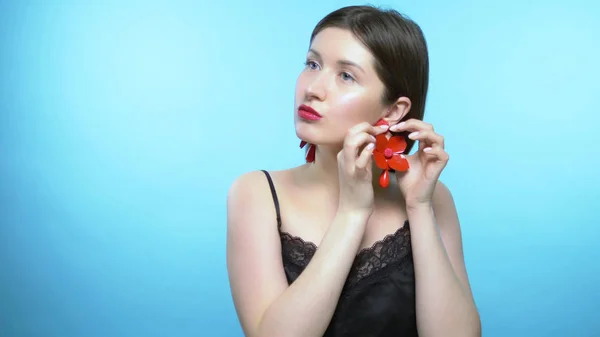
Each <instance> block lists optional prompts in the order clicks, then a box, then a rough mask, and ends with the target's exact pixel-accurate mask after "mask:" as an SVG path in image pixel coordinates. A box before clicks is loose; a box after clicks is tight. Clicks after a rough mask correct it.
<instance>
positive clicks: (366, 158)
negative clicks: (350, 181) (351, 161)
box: [355, 143, 375, 170]
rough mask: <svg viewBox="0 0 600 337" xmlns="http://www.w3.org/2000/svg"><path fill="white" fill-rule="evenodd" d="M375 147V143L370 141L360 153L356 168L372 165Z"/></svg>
mask: <svg viewBox="0 0 600 337" xmlns="http://www.w3.org/2000/svg"><path fill="white" fill-rule="evenodd" d="M374 149H375V143H369V144H368V145H367V146H365V148H364V149H363V150H362V152H361V153H360V156H358V159H356V164H355V165H356V168H357V169H359V170H364V169H368V168H369V167H370V166H371V161H372V158H373V150H374Z"/></svg>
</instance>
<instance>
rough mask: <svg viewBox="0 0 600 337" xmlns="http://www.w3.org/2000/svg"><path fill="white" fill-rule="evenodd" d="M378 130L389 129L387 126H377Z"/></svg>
mask: <svg viewBox="0 0 600 337" xmlns="http://www.w3.org/2000/svg"><path fill="white" fill-rule="evenodd" d="M378 128H380V129H381V130H387V128H389V126H387V125H379V126H378Z"/></svg>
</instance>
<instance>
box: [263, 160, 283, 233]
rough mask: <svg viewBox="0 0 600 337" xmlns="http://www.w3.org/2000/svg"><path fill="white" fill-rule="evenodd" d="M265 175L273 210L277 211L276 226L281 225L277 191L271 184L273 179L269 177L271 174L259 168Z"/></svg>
mask: <svg viewBox="0 0 600 337" xmlns="http://www.w3.org/2000/svg"><path fill="white" fill-rule="evenodd" d="M261 171H263V173H264V174H265V175H266V176H267V180H268V181H269V187H270V188H271V195H272V196H273V203H275V212H276V213H277V228H280V227H281V214H280V212H279V199H278V198H277V192H276V191H275V185H274V184H273V179H271V175H270V174H269V172H267V171H265V170H261Z"/></svg>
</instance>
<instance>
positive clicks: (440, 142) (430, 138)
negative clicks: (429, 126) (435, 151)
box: [408, 130, 444, 149]
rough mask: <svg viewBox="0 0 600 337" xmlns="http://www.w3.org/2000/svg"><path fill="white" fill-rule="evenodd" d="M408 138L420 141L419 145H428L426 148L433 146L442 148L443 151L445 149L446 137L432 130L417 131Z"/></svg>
mask: <svg viewBox="0 0 600 337" xmlns="http://www.w3.org/2000/svg"><path fill="white" fill-rule="evenodd" d="M408 138H410V139H412V140H418V141H419V143H423V144H424V145H426V146H425V147H427V146H431V147H440V148H442V149H443V148H444V137H442V136H441V135H439V134H437V133H435V132H433V131H431V130H423V131H415V132H413V133H411V134H409V135H408Z"/></svg>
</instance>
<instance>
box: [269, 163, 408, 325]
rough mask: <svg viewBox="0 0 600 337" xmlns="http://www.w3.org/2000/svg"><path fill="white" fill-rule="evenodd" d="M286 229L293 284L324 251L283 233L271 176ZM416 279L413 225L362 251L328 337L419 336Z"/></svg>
mask: <svg viewBox="0 0 600 337" xmlns="http://www.w3.org/2000/svg"><path fill="white" fill-rule="evenodd" d="M263 172H265V174H266V175H267V179H268V180H269V185H270V187H271V193H272V194H273V200H274V202H275V207H276V211H277V222H278V225H279V227H280V229H279V233H280V237H281V248H282V252H281V254H282V257H283V267H284V269H285V274H286V277H287V280H288V283H289V284H291V283H292V282H294V280H296V278H297V277H298V276H299V275H300V274H301V273H302V271H303V270H304V268H305V267H306V266H307V265H308V263H309V262H310V260H311V258H312V257H313V255H314V254H315V252H316V251H317V249H318V247H317V246H316V245H315V244H314V243H312V242H307V241H304V240H302V239H301V238H299V237H296V236H293V235H291V234H289V233H287V232H284V231H282V230H281V217H280V215H279V201H278V199H277V194H276V192H275V187H274V185H273V181H272V179H271V177H270V176H269V174H268V173H267V172H266V171H263ZM415 309H416V308H415V276H414V266H413V260H412V253H411V245H410V227H409V223H408V220H407V221H406V222H405V223H404V226H402V227H401V228H399V229H398V230H397V231H396V232H395V233H394V234H390V235H388V236H386V237H385V238H383V239H382V240H379V241H377V242H375V243H374V244H373V245H372V246H371V247H369V248H365V249H362V250H361V251H360V252H359V253H358V254H357V255H356V258H355V260H354V263H353V265H352V267H351V269H350V273H349V275H348V278H347V279H346V282H345V285H344V288H343V290H342V293H341V296H340V299H339V301H338V304H337V307H336V309H335V312H334V314H333V317H332V319H331V322H330V324H329V326H328V328H327V330H326V331H325V334H324V337H338V336H344V337H351V336H357V337H358V336H360V337H387V336H390V337H391V336H394V337H411V336H418V333H417V324H416V312H415V311H416V310H415Z"/></svg>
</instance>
